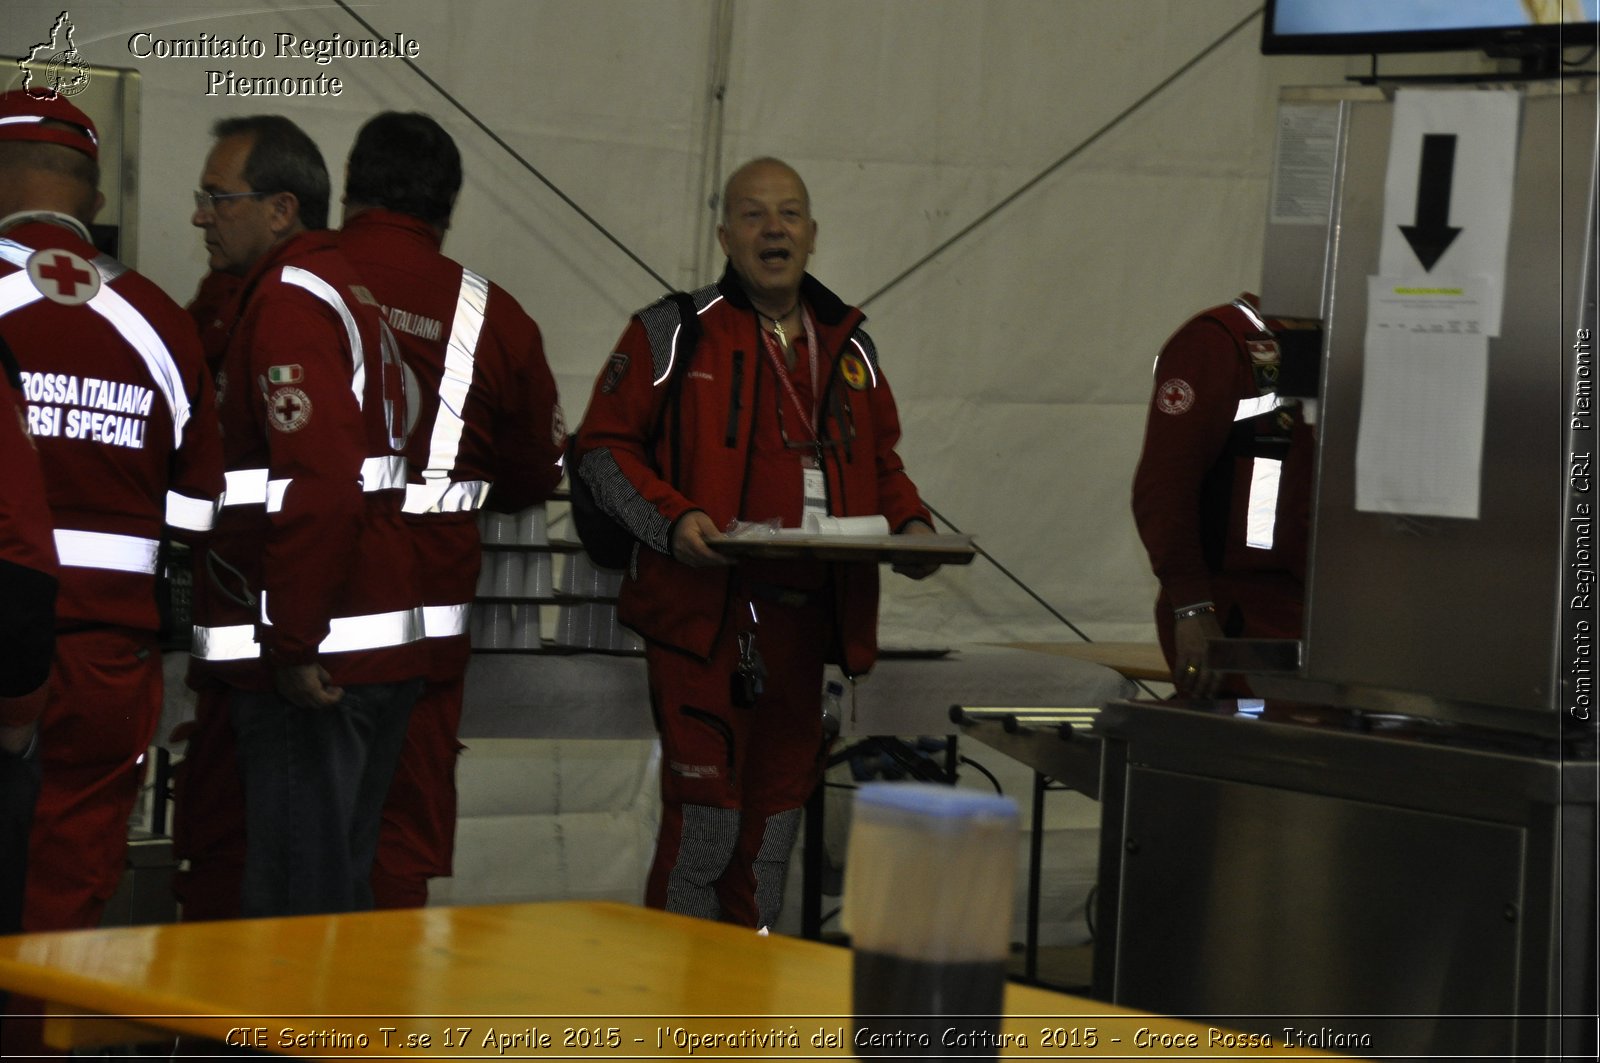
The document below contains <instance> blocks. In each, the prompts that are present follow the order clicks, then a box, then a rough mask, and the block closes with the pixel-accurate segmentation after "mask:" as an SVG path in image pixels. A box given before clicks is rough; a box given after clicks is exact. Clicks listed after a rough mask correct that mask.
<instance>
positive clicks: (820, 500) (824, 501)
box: [800, 462, 828, 527]
mask: <svg viewBox="0 0 1600 1063" xmlns="http://www.w3.org/2000/svg"><path fill="white" fill-rule="evenodd" d="M812 464H815V463H814V462H813V463H811V464H808V465H807V466H806V467H805V468H803V469H802V470H801V472H802V473H804V474H805V481H804V486H805V497H804V504H803V505H802V506H801V508H800V524H801V526H802V527H804V526H805V521H806V518H807V517H826V516H827V515H828V488H827V486H826V485H825V484H824V483H823V480H822V470H821V469H820V468H812V467H811V465H812Z"/></svg>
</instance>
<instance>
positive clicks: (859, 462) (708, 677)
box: [573, 159, 933, 926]
mask: <svg viewBox="0 0 1600 1063" xmlns="http://www.w3.org/2000/svg"><path fill="white" fill-rule="evenodd" d="M717 236H718V238H719V240H720V241H721V243H722V249H723V251H724V252H725V253H726V254H727V256H728V265H727V268H726V269H725V270H724V272H723V274H722V278H721V280H719V281H718V282H717V283H716V284H714V285H710V286H708V287H705V288H702V289H700V290H699V291H697V292H694V293H692V296H691V299H692V303H693V306H694V308H695V310H696V311H697V316H698V323H699V331H700V334H701V335H700V339H699V341H698V342H697V343H693V344H689V343H683V344H680V343H679V342H678V337H679V336H680V334H681V333H682V331H683V330H682V329H681V328H680V326H681V325H682V321H681V320H680V319H681V317H682V316H683V315H684V313H686V311H680V309H679V304H678V302H677V301H676V300H673V299H663V300H661V301H660V302H658V303H656V304H655V305H653V306H650V307H647V308H646V309H644V310H642V311H640V312H639V313H638V314H636V315H635V316H634V318H633V320H632V321H630V322H629V324H628V327H627V329H626V331H624V332H623V334H622V339H621V340H620V341H619V342H618V345H617V347H616V351H615V353H613V354H612V355H611V358H610V359H609V361H608V362H607V364H606V368H605V369H604V370H603V371H602V372H601V374H600V376H599V378H598V380H597V381H596V383H595V388H594V393H593V395H592V396H591V398H590V400H589V410H588V413H587V414H585V416H584V421H583V426H582V427H581V428H580V429H579V431H578V441H577V450H578V453H579V454H580V455H581V457H580V458H579V465H578V468H577V469H575V470H573V475H581V476H582V477H583V478H584V480H585V482H586V483H587V484H588V485H589V487H590V489H591V490H592V491H593V493H594V496H595V499H596V501H597V502H598V503H599V504H600V505H601V506H602V507H603V508H604V509H605V510H606V511H607V512H609V513H610V514H611V515H612V516H614V517H615V518H616V519H617V521H618V522H619V523H621V524H623V525H624V526H626V527H627V528H628V529H629V530H631V531H632V532H633V533H634V534H635V536H636V537H637V538H638V540H639V542H638V544H637V545H636V546H635V547H634V554H633V564H632V565H631V566H630V568H629V571H628V572H627V574H626V576H625V578H624V580H623V583H622V591H621V595H620V600H619V603H618V616H619V618H620V619H621V620H622V622H623V623H625V624H627V625H628V626H629V627H631V628H633V629H634V630H636V631H638V632H639V633H640V634H641V635H643V636H644V638H645V640H646V645H645V659H646V662H647V664H648V668H649V674H650V697H651V707H652V709H653V711H654V716H655V721H656V726H657V729H658V730H659V732H660V734H661V797H662V814H661V830H660V834H659V835H658V837H657V841H656V853H655V862H654V864H653V866H652V867H651V869H650V877H649V882H648V884H647V886H646V893H645V902H646V903H647V904H649V905H651V906H652V907H658V908H666V909H667V910H668V911H676V912H682V913H685V914H689V915H697V916H701V917H704V918H709V919H719V918H720V919H724V920H727V921H729V922H735V923H743V924H746V925H749V926H770V925H771V924H772V923H773V922H774V921H775V920H776V919H777V916H778V912H779V909H780V908H781V906H782V901H783V887H784V881H785V877H786V871H787V868H788V863H789V855H790V852H791V850H792V849H793V846H794V840H795V833H796V830H797V829H798V826H799V821H800V810H801V808H802V806H803V805H804V804H805V801H806V798H807V797H808V796H809V795H810V793H811V792H812V790H813V789H814V788H815V787H816V785H817V783H818V782H819V781H820V779H821V766H822V762H823V760H824V752H825V744H824V738H823V730H822V673H823V665H824V662H825V661H832V662H834V663H836V664H838V665H839V666H840V667H841V668H842V669H843V670H844V671H845V673H846V674H847V675H857V674H860V673H863V672H865V671H867V670H868V669H869V668H870V667H871V666H872V664H873V662H874V660H875V659H876V657H877V648H878V647H877V619H878V612H877V606H878V570H877V568H876V566H874V565H870V564H866V565H863V564H826V563H823V562H820V561H798V562H790V561H765V562H748V563H743V564H740V565H738V566H737V567H729V566H728V564H727V561H726V559H725V558H724V557H723V555H721V554H720V553H718V552H717V550H716V549H715V548H714V547H713V546H712V545H710V544H709V543H708V542H707V540H708V538H710V537H713V536H715V535H717V534H718V533H720V532H721V531H723V530H724V529H725V528H727V526H728V524H729V523H730V522H731V521H733V520H735V519H739V520H745V521H756V522H760V521H767V520H777V521H779V522H780V523H781V524H782V525H783V526H785V527H791V528H793V527H799V526H800V524H801V521H802V518H803V517H804V516H807V515H811V514H815V515H817V516H818V517H822V516H833V517H850V516H869V515H881V516H882V517H884V518H885V520H886V523H887V527H888V528H889V529H892V530H893V531H895V532H897V533H905V534H931V533H932V531H933V528H932V524H931V518H930V515H929V513H928V510H927V508H926V507H925V506H923V504H922V501H921V499H920V498H919V497H918V494H917V489H916V485H915V484H913V483H912V482H911V479H910V477H908V476H907V475H906V471H905V466H904V465H903V464H902V462H901V461H900V457H899V455H898V454H897V453H896V452H895V445H896V444H897V442H898V441H899V438H900V422H899V415H898V414H897V412H896V410H895V403H894V396H893V395H892V394H891V392H890V390H889V384H888V381H887V380H886V379H885V377H884V375H883V371H882V369H881V368H880V367H879V365H878V358H877V351H876V348H875V347H874V346H873V343H872V340H871V338H870V337H869V336H868V335H867V333H866V332H865V331H864V330H863V329H862V327H861V326H862V323H863V322H864V321H865V320H866V318H865V315H863V314H862V313H861V311H860V310H858V309H856V308H854V307H851V306H847V305H846V304H845V303H844V302H842V301H841V300H840V299H839V297H838V296H836V295H834V294H833V293H832V292H830V291H829V290H828V289H827V288H825V287H823V286H822V285H821V284H820V283H819V282H818V281H817V280H816V278H814V277H812V276H811V274H809V273H808V272H806V263H807V262H808V261H809V259H810V257H811V254H812V252H813V251H814V250H815V248H816V236H817V224H816V222H815V220H813V218H812V216H811V200H810V196H809V194H808V193H807V192H806V187H805V184H804V182H802V181H801V180H800V175H799V174H797V173H796V172H795V171H794V169H793V168H792V167H790V166H788V165H787V164H785V163H783V162H780V161H779V160H777V159H755V160H753V161H751V162H748V163H746V164H745V165H743V166H741V167H740V168H739V169H738V170H736V171H734V173H733V175H732V176H731V177H730V178H729V179H728V184H727V188H726V189H725V190H724V197H723V213H722V221H721V224H720V225H718V227H717ZM679 359H683V360H684V361H683V364H678V360H679ZM674 381H677V382H678V384H677V385H676V386H675V385H674ZM668 404H671V409H670V411H669V410H668ZM658 425H662V426H664V427H663V429H662V430H661V431H659V432H658V431H657V429H656V426H658ZM905 571H906V574H908V575H912V576H914V577H920V576H923V575H926V574H927V573H928V572H929V571H931V569H925V568H922V567H920V566H919V567H916V568H912V569H907V570H905Z"/></svg>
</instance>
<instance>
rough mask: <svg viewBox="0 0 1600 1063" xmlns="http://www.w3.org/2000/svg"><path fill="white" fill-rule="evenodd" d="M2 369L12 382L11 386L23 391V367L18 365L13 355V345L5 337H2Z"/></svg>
mask: <svg viewBox="0 0 1600 1063" xmlns="http://www.w3.org/2000/svg"><path fill="white" fill-rule="evenodd" d="M0 367H3V368H4V369H5V373H6V379H7V380H9V381H11V386H12V387H14V388H16V389H17V390H18V391H21V390H22V367H21V366H19V365H17V356H16V355H15V354H13V353H11V345H10V344H9V343H7V342H6V338H5V337H4V336H0Z"/></svg>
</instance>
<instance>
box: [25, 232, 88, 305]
mask: <svg viewBox="0 0 1600 1063" xmlns="http://www.w3.org/2000/svg"><path fill="white" fill-rule="evenodd" d="M28 279H29V280H31V281H33V286H34V287H35V288H37V289H39V294H40V295H42V296H44V297H45V298H46V299H48V300H50V301H51V302H52V303H60V304H61V305H62V306H82V305H83V304H84V303H87V302H88V301H89V300H90V299H93V298H94V297H95V295H96V294H97V293H98V292H99V291H100V271H99V270H97V269H95V268H94V267H93V266H91V265H90V264H89V263H88V262H85V261H84V260H83V259H82V258H80V257H78V256H77V255H75V254H73V253H72V252H71V251H64V250H62V249H61V248H59V247H47V248H44V249H43V250H40V251H35V252H34V253H33V254H31V255H29V256H28Z"/></svg>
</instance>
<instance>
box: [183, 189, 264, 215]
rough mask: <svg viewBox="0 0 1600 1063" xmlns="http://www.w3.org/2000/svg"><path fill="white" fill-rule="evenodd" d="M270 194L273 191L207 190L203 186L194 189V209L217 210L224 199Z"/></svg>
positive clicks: (248, 197)
mask: <svg viewBox="0 0 1600 1063" xmlns="http://www.w3.org/2000/svg"><path fill="white" fill-rule="evenodd" d="M270 195H272V193H271V192H207V191H206V190H205V189H203V188H197V189H195V190H194V209H195V210H205V211H215V210H216V209H217V204H218V203H220V202H221V201H222V200H224V199H254V198H257V197H259V196H270Z"/></svg>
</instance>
